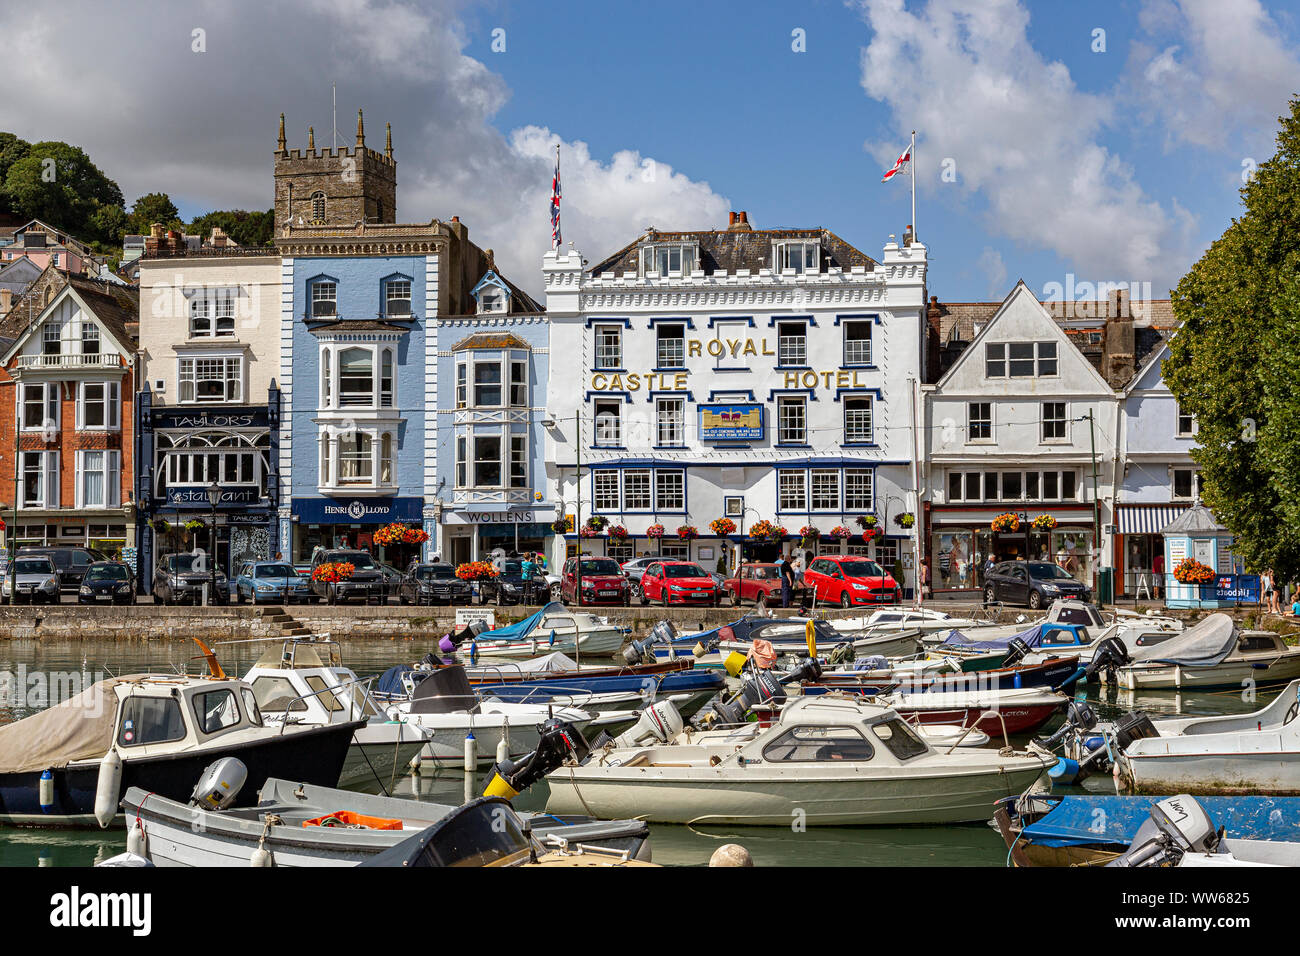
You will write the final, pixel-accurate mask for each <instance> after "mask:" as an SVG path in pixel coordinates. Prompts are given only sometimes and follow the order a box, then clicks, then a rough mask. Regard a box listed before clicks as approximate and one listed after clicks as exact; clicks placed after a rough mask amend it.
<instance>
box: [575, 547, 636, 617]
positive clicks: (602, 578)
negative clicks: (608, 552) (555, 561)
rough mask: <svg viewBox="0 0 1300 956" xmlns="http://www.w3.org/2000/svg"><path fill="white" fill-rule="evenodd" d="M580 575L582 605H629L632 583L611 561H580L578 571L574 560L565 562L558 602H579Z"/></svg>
mask: <svg viewBox="0 0 1300 956" xmlns="http://www.w3.org/2000/svg"><path fill="white" fill-rule="evenodd" d="M579 571H581V572H582V603H583V604H621V605H623V607H627V606H628V604H630V603H631V602H632V582H631V581H629V580H628V579H627V578H626V577H625V576H624V575H623V569H622V568H620V567H619V566H618V562H617V561H615V560H614V559H613V558H583V559H582V566H581V568H579V566H578V559H577V558H569V559H568V560H567V561H565V562H564V574H563V575H562V576H561V578H560V600H561V601H563V602H564V603H565V604H568V603H569V602H570V601H575V602H576V601H577V600H578V572H579Z"/></svg>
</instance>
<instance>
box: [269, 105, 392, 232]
mask: <svg viewBox="0 0 1300 956" xmlns="http://www.w3.org/2000/svg"><path fill="white" fill-rule="evenodd" d="M396 221H397V163H396V162H394V161H393V130H392V126H391V125H390V126H388V128H387V131H386V143H385V147H384V151H383V152H382V153H380V152H379V151H378V150H373V149H368V148H367V147H366V132H365V126H364V125H363V123H362V118H361V110H357V141H356V145H355V146H353V147H352V149H351V150H349V149H348V148H347V147H346V146H344V147H341V148H340V149H338V150H337V151H336V150H333V149H328V148H327V149H321V150H318V149H317V148H316V135H315V131H314V130H312V129H309V130H308V131H307V148H306V149H305V150H298V149H289V148H288V145H287V144H286V143H285V138H284V114H283V113H281V114H280V140H279V142H278V143H277V144H276V149H275V226H276V230H277V231H279V230H280V229H283V228H284V226H285V225H286V224H288V223H292V224H293V225H295V226H297V225H304V226H306V225H331V226H340V227H345V228H346V227H351V226H355V225H356V224H357V223H359V222H365V223H367V224H371V225H373V224H375V223H394V222H396Z"/></svg>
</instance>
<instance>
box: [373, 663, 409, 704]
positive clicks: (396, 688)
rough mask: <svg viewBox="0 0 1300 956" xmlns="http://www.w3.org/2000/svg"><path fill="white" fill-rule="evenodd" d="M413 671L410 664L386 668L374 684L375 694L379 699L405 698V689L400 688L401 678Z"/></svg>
mask: <svg viewBox="0 0 1300 956" xmlns="http://www.w3.org/2000/svg"><path fill="white" fill-rule="evenodd" d="M413 670H415V668H414V667H412V666H411V665H410V664H398V665H396V666H394V667H390V668H388V670H386V671H384V673H383V674H382V675H380V677H379V680H378V681H376V682H375V693H376V694H377V695H379V696H381V697H405V696H406V689H405V688H403V687H402V678H403V677H404V676H405V675H406V674H408V673H410V672H411V671H413Z"/></svg>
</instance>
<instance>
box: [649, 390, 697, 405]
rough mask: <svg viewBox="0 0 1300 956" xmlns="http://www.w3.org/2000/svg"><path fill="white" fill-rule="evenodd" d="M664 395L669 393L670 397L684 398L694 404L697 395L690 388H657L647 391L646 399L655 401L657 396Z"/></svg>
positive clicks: (651, 401)
mask: <svg viewBox="0 0 1300 956" xmlns="http://www.w3.org/2000/svg"><path fill="white" fill-rule="evenodd" d="M663 395H667V396H668V397H669V398H684V399H686V400H687V401H688V402H691V403H692V404H694V402H695V396H694V395H693V394H692V393H691V392H690V391H689V390H686V391H683V390H682V389H672V388H656V389H654V390H652V391H649V392H646V399H645V400H646V401H647V402H650V403H653V402H654V400H655V399H656V398H659V397H661V396H663Z"/></svg>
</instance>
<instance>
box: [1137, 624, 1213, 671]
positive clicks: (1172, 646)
mask: <svg viewBox="0 0 1300 956" xmlns="http://www.w3.org/2000/svg"><path fill="white" fill-rule="evenodd" d="M1236 646H1237V627H1236V625H1235V624H1233V623H1232V618H1230V617H1228V615H1226V614H1223V613H1222V612H1220V613H1217V614H1211V615H1210V616H1209V617H1207V618H1206V619H1205V620H1204V621H1201V622H1199V623H1197V624H1193V625H1192V626H1191V627H1189V628H1188V629H1187V630H1185V631H1183V632H1182V633H1181V634H1178V635H1175V636H1174V637H1171V638H1169V640H1167V641H1161V642H1160V643H1159V644H1152V645H1150V646H1147V647H1139V648H1136V649H1135V650H1134V651H1133V663H1135V664H1136V663H1138V662H1139V661H1153V662H1157V663H1161V664H1179V665H1181V666H1183V667H1213V666H1214V665H1216V664H1220V663H1222V662H1223V660H1224V658H1226V657H1227V656H1228V655H1229V654H1231V653H1232V651H1233V649H1234V648H1236Z"/></svg>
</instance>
